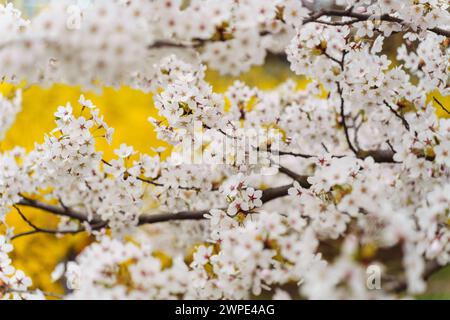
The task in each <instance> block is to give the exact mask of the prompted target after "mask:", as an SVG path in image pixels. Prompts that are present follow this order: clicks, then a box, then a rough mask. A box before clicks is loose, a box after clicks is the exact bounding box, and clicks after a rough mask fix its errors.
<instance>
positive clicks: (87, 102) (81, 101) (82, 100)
mask: <svg viewBox="0 0 450 320" xmlns="http://www.w3.org/2000/svg"><path fill="white" fill-rule="evenodd" d="M78 103H79V104H80V105H81V106H83V108H89V109H94V108H96V107H95V105H94V104H93V103H92V101H91V100H87V99H85V97H84V95H81V96H80V99H79V100H78Z"/></svg>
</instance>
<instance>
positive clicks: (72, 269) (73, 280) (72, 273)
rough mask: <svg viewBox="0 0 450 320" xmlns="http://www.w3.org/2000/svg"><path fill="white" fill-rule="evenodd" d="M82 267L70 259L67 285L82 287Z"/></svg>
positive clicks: (75, 288) (67, 270)
mask: <svg viewBox="0 0 450 320" xmlns="http://www.w3.org/2000/svg"><path fill="white" fill-rule="evenodd" d="M80 277H81V269H80V267H79V266H78V264H77V263H75V262H73V261H70V262H68V263H67V265H66V279H67V287H68V288H69V289H73V290H77V289H80V281H81V278H80Z"/></svg>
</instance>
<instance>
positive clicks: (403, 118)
mask: <svg viewBox="0 0 450 320" xmlns="http://www.w3.org/2000/svg"><path fill="white" fill-rule="evenodd" d="M383 102H384V104H385V105H386V106H387V107H388V108H389V110H390V111H391V112H392V113H393V114H394V115H395V116H396V117H397V118H399V119H400V121H401V122H402V124H403V126H404V127H405V128H406V130H408V131H409V129H410V127H409V123H408V121H406V119H405V117H403V116H402V115H401V114H400V113H398V112H397V111H396V110H395V109H394V108H392V107H391V105H390V104H389V103H388V102H387V101H386V100H383Z"/></svg>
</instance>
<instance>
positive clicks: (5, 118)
mask: <svg viewBox="0 0 450 320" xmlns="http://www.w3.org/2000/svg"><path fill="white" fill-rule="evenodd" d="M21 110H22V91H21V90H17V91H16V92H15V93H14V96H13V97H12V98H11V99H10V98H9V97H5V96H3V95H2V94H0V141H1V140H3V139H4V138H5V134H6V131H8V129H9V128H10V127H11V126H12V125H13V123H14V121H15V120H16V116H17V114H18V113H19V112H20V111H21Z"/></svg>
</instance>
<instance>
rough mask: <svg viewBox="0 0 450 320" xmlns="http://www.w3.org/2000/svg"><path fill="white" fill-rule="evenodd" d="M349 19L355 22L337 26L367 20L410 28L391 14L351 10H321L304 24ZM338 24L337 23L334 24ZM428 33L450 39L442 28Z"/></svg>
mask: <svg viewBox="0 0 450 320" xmlns="http://www.w3.org/2000/svg"><path fill="white" fill-rule="evenodd" d="M325 16H328V17H342V18H344V17H348V18H354V19H353V20H350V21H342V22H339V24H336V25H351V24H354V23H356V22H362V21H367V20H378V21H386V22H394V23H398V24H400V25H402V26H404V27H407V28H410V26H409V25H408V23H407V22H406V21H404V20H402V19H400V18H397V17H393V16H391V15H389V14H383V15H370V14H367V13H358V12H354V11H351V10H321V11H318V12H316V13H313V14H312V15H311V16H310V17H309V18H307V19H305V20H304V21H303V24H306V23H310V22H318V23H327V22H326V21H325V22H324V21H320V20H319V21H317V20H318V19H320V18H321V17H325ZM334 23H336V22H334ZM427 30H428V31H431V32H434V33H436V34H438V35H441V36H445V37H450V31H449V30H445V29H442V28H437V27H436V28H430V29H427Z"/></svg>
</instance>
